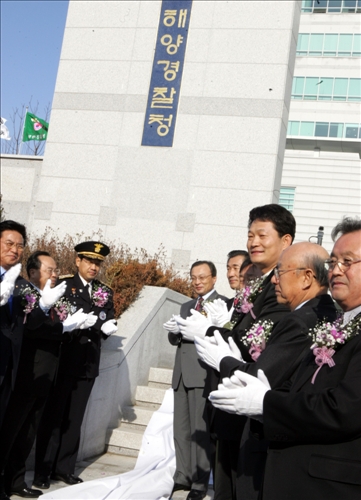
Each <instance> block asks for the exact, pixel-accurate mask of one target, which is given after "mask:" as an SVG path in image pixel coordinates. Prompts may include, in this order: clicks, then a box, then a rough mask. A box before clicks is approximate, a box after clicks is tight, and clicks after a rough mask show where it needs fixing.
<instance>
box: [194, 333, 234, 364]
mask: <svg viewBox="0 0 361 500" xmlns="http://www.w3.org/2000/svg"><path fill="white" fill-rule="evenodd" d="M208 338H209V337H205V338H204V339H201V338H199V337H195V338H194V344H195V346H196V350H197V354H198V356H199V357H200V358H201V360H202V361H204V362H205V363H206V364H207V365H209V366H211V367H212V368H214V369H215V370H217V371H218V372H219V366H220V364H221V361H222V359H223V358H225V357H226V356H232V357H235V356H234V355H233V352H232V351H231V349H230V347H229V345H228V344H227V342H225V341H224V340H223V338H222V335H221V334H220V333H219V331H218V330H215V332H214V338H215V340H216V342H217V344H216V345H214V344H213V343H211V342H210V341H209V340H208ZM236 359H238V358H236Z"/></svg>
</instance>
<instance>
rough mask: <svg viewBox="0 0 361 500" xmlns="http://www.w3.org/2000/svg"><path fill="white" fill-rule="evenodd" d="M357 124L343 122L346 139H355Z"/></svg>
mask: <svg viewBox="0 0 361 500" xmlns="http://www.w3.org/2000/svg"><path fill="white" fill-rule="evenodd" d="M358 129H359V126H358V125H357V124H356V123H346V124H345V137H346V139H357V136H358Z"/></svg>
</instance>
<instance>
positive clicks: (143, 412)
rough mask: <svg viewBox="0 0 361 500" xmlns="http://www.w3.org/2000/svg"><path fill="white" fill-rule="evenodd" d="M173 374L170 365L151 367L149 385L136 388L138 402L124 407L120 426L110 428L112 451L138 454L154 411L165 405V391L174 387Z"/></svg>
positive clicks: (109, 445)
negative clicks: (166, 366)
mask: <svg viewBox="0 0 361 500" xmlns="http://www.w3.org/2000/svg"><path fill="white" fill-rule="evenodd" d="M172 373H173V372H172V370H168V369H166V368H150V370H149V379H148V386H137V388H136V393H135V399H136V405H135V406H126V407H125V408H123V416H122V420H121V422H120V426H119V427H118V428H117V429H113V430H111V429H109V430H108V432H109V434H108V437H107V439H106V450H107V452H108V453H114V454H116V455H125V456H129V457H137V456H138V453H139V450H140V447H141V444H142V439H143V434H144V431H145V429H146V426H147V425H148V424H149V421H150V419H151V418H152V415H153V413H154V411H155V410H158V409H159V407H160V405H161V404H162V402H163V398H164V394H165V391H166V390H167V389H168V388H169V387H170V386H171V382H172Z"/></svg>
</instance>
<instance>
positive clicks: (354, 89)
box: [348, 78, 361, 101]
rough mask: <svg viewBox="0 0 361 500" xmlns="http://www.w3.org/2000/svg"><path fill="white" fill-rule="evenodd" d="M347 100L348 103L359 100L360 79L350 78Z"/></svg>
mask: <svg viewBox="0 0 361 500" xmlns="http://www.w3.org/2000/svg"><path fill="white" fill-rule="evenodd" d="M348 98H349V100H350V101H354V100H357V101H359V100H361V78H350V83H349V86H348Z"/></svg>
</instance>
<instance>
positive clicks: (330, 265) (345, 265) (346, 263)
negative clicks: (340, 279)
mask: <svg viewBox="0 0 361 500" xmlns="http://www.w3.org/2000/svg"><path fill="white" fill-rule="evenodd" d="M358 262H361V259H359V260H351V259H349V260H343V261H342V260H336V259H327V260H325V268H326V269H327V271H333V270H334V269H335V266H336V265H337V267H338V268H339V270H340V271H341V273H346V272H347V271H348V270H349V269H350V267H351V266H352V264H357V263H358Z"/></svg>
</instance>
